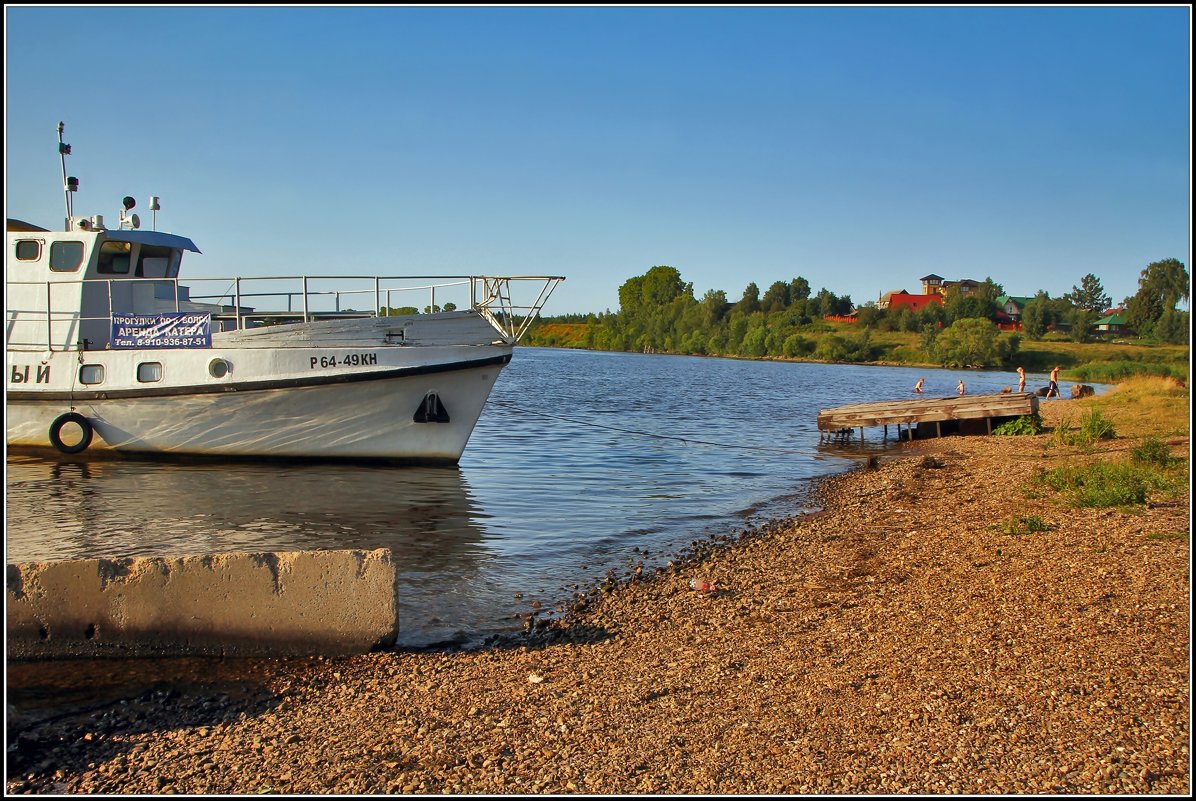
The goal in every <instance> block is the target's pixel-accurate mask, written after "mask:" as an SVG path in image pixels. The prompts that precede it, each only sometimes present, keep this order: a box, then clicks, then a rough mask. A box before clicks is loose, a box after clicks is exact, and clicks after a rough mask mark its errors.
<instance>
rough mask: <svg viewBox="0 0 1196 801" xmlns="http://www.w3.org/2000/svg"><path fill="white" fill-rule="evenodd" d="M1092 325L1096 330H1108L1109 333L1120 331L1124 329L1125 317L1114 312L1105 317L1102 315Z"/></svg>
mask: <svg viewBox="0 0 1196 801" xmlns="http://www.w3.org/2000/svg"><path fill="white" fill-rule="evenodd" d="M1092 327H1093V328H1095V329H1096V330H1097V331H1108V332H1109V333H1122V332H1124V331H1125V330H1126V327H1125V318H1124V317H1122V316H1121V315H1120V314H1117V313H1116V312H1114V313H1113V314H1110V315H1108V316H1106V317H1102V318H1100V319H1099V320H1097V321H1096V322H1095V323H1093V324H1092Z"/></svg>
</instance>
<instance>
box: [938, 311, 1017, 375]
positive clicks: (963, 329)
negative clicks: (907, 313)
mask: <svg viewBox="0 0 1196 801" xmlns="http://www.w3.org/2000/svg"><path fill="white" fill-rule="evenodd" d="M997 334H998V332H997V326H996V325H995V324H993V322H992V320H984V319H981V318H978V317H965V318H963V319H961V320H956V321H955V322H954V323H952V324H951V325H950V326H949V327H948V328H945V329H943V331H942V332H941V333H940V334H939V335H938V338H937V339H936V340H935V343H934V354H935V357H936V358H937V359H938V361H939V362H941V363H942V364H943V365H948V366H956V367H990V366H995V365H999V364H1000V363H1001V353H1000V350H999V349H998V347H997Z"/></svg>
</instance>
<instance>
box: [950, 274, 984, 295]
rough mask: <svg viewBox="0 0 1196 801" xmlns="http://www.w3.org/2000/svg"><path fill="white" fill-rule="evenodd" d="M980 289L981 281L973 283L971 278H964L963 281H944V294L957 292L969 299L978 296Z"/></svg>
mask: <svg viewBox="0 0 1196 801" xmlns="http://www.w3.org/2000/svg"><path fill="white" fill-rule="evenodd" d="M979 288H980V282H979V281H973V280H972V279H971V278H964V279H963V280H961V281H944V282H943V294H946V293H948V292H950V291H951V290H955V291H956V292H958V293H959V294H961V295H963V296H964V297H967V296H969V295H974V294H976V290H977V289H979Z"/></svg>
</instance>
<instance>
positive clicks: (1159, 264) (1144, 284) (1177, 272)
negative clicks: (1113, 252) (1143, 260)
mask: <svg viewBox="0 0 1196 801" xmlns="http://www.w3.org/2000/svg"><path fill="white" fill-rule="evenodd" d="M1189 280H1190V279H1189V276H1188V270H1187V268H1186V267H1185V266H1184V264H1183V262H1181V261H1179V260H1177V259H1164V260H1163V261H1156V262H1152V263H1151V264H1149V265H1147V267H1146V269H1145V270H1143V271H1142V274H1141V276H1140V277H1139V278H1138V292H1137V294H1135V295H1134V296H1133V297H1132V298H1130V299H1129V302H1128V303H1127V304H1126V309H1125V316H1126V322H1127V323H1129V326H1130V328H1133V329H1134V330H1136V331H1137V332H1138V334H1139V335H1140V336H1144V337H1149V336H1151V335H1152V334H1153V329H1154V326H1155V323H1157V322H1158V321H1159V319H1160V318H1161V317H1162V316H1163V312H1165V311H1167V310H1168V309H1174V308H1175V306H1176V304H1178V303H1179V302H1180V300H1185V301H1186V300H1187V299H1188V290H1189Z"/></svg>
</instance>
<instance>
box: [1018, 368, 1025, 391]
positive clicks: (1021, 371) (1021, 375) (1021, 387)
mask: <svg viewBox="0 0 1196 801" xmlns="http://www.w3.org/2000/svg"><path fill="white" fill-rule="evenodd" d="M1017 391H1018V392H1025V391H1026V368H1025V367H1019V368H1017Z"/></svg>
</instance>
